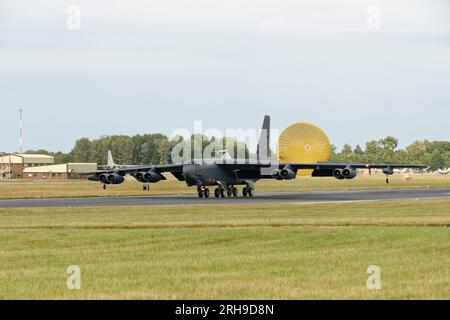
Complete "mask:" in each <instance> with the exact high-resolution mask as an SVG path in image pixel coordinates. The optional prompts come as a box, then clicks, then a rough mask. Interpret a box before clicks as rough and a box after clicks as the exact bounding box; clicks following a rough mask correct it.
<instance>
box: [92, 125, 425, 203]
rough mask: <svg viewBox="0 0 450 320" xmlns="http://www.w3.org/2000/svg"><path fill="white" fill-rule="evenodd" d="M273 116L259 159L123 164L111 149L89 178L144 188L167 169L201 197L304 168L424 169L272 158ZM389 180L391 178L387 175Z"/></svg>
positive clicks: (351, 173)
mask: <svg viewBox="0 0 450 320" xmlns="http://www.w3.org/2000/svg"><path fill="white" fill-rule="evenodd" d="M269 146H270V117H269V116H265V117H264V122H263V127H262V130H261V136H260V139H259V142H258V149H257V160H256V161H252V160H248V159H201V160H193V161H191V162H189V163H183V164H169V165H148V166H145V165H144V166H134V165H131V166H120V165H116V164H115V163H114V160H113V159H112V155H111V153H108V166H107V168H106V169H105V170H100V171H97V172H95V173H93V174H91V175H89V177H88V179H89V180H90V181H99V182H101V183H102V184H103V187H104V188H106V185H108V184H121V183H123V182H124V176H125V175H127V174H129V175H131V176H133V177H134V178H135V179H136V180H138V181H140V182H142V183H144V190H147V191H148V190H149V189H150V188H149V184H151V183H157V182H159V181H161V180H166V178H165V177H164V175H163V174H164V173H171V174H172V175H173V176H175V177H176V178H177V179H178V180H179V181H184V182H185V183H186V184H187V185H188V186H190V187H191V186H196V187H197V191H198V196H199V197H200V198H202V197H206V198H208V197H209V196H210V191H209V189H208V187H211V186H215V187H216V189H215V190H214V195H215V197H225V196H228V197H231V196H234V197H236V196H237V195H238V190H237V188H236V187H235V186H239V185H243V186H244V187H243V189H242V195H243V196H244V197H247V196H250V197H251V196H253V190H254V185H255V183H256V182H257V181H258V180H260V179H276V180H291V179H295V178H296V176H297V171H298V170H301V169H310V170H313V173H312V176H313V177H335V178H336V179H339V180H344V179H353V178H355V177H356V175H357V171H356V170H357V169H369V171H370V170H371V169H381V170H382V171H383V173H385V174H386V176H387V177H388V176H389V175H392V174H394V169H400V168H412V169H424V168H425V166H420V165H399V164H364V163H341V162H317V163H278V162H273V161H271V160H270V155H269V152H270V148H269ZM386 182H389V179H388V178H386Z"/></svg>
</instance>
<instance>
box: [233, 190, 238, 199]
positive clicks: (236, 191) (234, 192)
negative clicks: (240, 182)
mask: <svg viewBox="0 0 450 320" xmlns="http://www.w3.org/2000/svg"><path fill="white" fill-rule="evenodd" d="M237 196H238V189H237V188H236V187H233V197H235V198H236V197H237Z"/></svg>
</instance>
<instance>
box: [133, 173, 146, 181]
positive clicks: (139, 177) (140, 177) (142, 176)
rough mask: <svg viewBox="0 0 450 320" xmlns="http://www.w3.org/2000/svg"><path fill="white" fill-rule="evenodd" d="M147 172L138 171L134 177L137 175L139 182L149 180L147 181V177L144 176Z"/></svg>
mask: <svg viewBox="0 0 450 320" xmlns="http://www.w3.org/2000/svg"><path fill="white" fill-rule="evenodd" d="M146 173H147V172H138V173H136V174H135V175H134V177H135V178H136V180H137V181H139V182H147V181H145V178H144V175H145V174H146Z"/></svg>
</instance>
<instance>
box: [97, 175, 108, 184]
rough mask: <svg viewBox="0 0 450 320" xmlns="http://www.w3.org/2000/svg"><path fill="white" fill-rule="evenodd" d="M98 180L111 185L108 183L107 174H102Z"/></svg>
mask: <svg viewBox="0 0 450 320" xmlns="http://www.w3.org/2000/svg"><path fill="white" fill-rule="evenodd" d="M98 179H99V180H100V181H101V182H102V183H109V182H108V174H106V173H103V174H101V175H100V176H99V177H98Z"/></svg>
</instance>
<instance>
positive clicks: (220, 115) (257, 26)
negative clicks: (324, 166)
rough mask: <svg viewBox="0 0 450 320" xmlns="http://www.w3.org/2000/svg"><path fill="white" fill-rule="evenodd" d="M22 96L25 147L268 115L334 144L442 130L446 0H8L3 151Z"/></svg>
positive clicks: (2, 36) (446, 98)
mask: <svg viewBox="0 0 450 320" xmlns="http://www.w3.org/2000/svg"><path fill="white" fill-rule="evenodd" d="M71 5H76V7H71ZM77 9H80V11H81V19H80V21H81V25H80V28H79V29H78V25H77V21H78V19H77ZM19 108H23V109H24V110H25V111H24V127H25V130H24V132H25V149H38V148H43V149H48V150H52V151H57V150H62V151H69V150H70V149H71V148H72V146H73V143H74V141H75V140H76V139H77V138H79V137H89V138H98V137H99V136H102V135H111V134H130V135H133V134H137V133H153V132H162V133H165V134H167V135H170V134H171V133H172V132H173V131H174V130H176V129H178V128H186V129H190V130H193V123H194V121H195V120H202V121H203V123H204V127H205V129H206V128H218V129H221V130H225V129H228V128H242V129H247V128H259V126H260V122H261V121H262V118H263V115H264V114H270V115H272V125H273V127H275V128H279V129H284V128H285V127H287V126H288V125H290V124H292V123H293V122H297V121H309V122H312V123H315V124H317V125H319V126H320V127H322V128H323V129H324V130H325V131H326V132H327V133H328V135H329V137H330V140H331V142H332V143H333V144H335V145H338V146H342V144H344V143H350V144H352V145H356V144H363V143H364V142H366V141H367V140H370V139H379V138H382V137H385V136H387V135H394V136H396V137H399V138H400V142H401V145H402V146H404V145H406V144H409V143H411V142H412V141H414V140H416V139H430V140H450V139H449V138H450V129H449V127H450V2H449V1H447V0H384V1H380V0H371V1H366V0H345V1H333V0H311V1H301V0H288V1H287V0H281V1H280V0H214V1H211V0H164V1H163V0H159V1H137V0H131V1H130V0H127V1H125V0H116V1H111V0H108V1H107V0H105V1H99V0H97V1H92V0H86V1H80V0H78V1H77V0H71V1H65V0H54V1H50V0H41V1H37V0H34V1H25V0H2V1H1V2H0V110H1V114H0V119H1V124H0V128H1V131H0V134H1V140H0V151H10V152H13V151H17V150H18V120H17V118H18V115H17V114H18V109H19Z"/></svg>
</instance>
